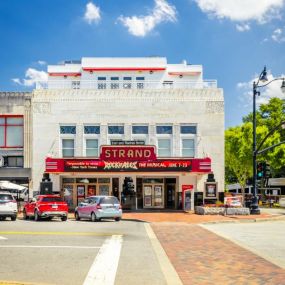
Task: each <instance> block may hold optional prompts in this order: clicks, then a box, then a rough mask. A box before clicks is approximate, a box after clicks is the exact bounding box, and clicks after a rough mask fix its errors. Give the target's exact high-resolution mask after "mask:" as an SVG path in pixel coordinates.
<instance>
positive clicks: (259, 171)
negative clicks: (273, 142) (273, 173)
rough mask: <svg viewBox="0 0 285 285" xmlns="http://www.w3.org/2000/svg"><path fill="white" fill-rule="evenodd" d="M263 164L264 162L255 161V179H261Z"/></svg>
mask: <svg viewBox="0 0 285 285" xmlns="http://www.w3.org/2000/svg"><path fill="white" fill-rule="evenodd" d="M265 165H266V163H265V162H258V163H257V167H256V170H257V173H256V177H257V180H260V179H262V178H263V177H264V171H265Z"/></svg>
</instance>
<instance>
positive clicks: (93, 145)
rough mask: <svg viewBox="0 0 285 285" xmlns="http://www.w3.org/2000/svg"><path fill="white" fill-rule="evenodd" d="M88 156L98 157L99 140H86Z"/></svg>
mask: <svg viewBox="0 0 285 285" xmlns="http://www.w3.org/2000/svg"><path fill="white" fill-rule="evenodd" d="M86 156H96V157H98V140H97V139H86Z"/></svg>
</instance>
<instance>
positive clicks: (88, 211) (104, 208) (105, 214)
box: [74, 196, 122, 222]
mask: <svg viewBox="0 0 285 285" xmlns="http://www.w3.org/2000/svg"><path fill="white" fill-rule="evenodd" d="M74 215H75V219H76V220H77V221H79V220H80V219H82V218H86V219H91V221H93V222H96V221H100V220H101V219H115V221H117V222H118V221H120V220H121V218H122V207H121V205H120V202H119V200H118V199H117V198H116V197H114V196H90V197H88V198H86V199H85V200H84V201H83V202H81V203H79V205H78V207H76V208H75V212H74Z"/></svg>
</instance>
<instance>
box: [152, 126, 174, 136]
mask: <svg viewBox="0 0 285 285" xmlns="http://www.w3.org/2000/svg"><path fill="white" fill-rule="evenodd" d="M156 133H157V134H159V135H171V134H172V126H156Z"/></svg>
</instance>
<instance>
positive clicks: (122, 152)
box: [100, 146, 156, 161]
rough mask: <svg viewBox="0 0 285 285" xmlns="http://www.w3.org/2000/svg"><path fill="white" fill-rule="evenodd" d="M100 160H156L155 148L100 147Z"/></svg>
mask: <svg viewBox="0 0 285 285" xmlns="http://www.w3.org/2000/svg"><path fill="white" fill-rule="evenodd" d="M100 159H101V160H104V161H148V160H156V154H155V146H102V147H101V154H100Z"/></svg>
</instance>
